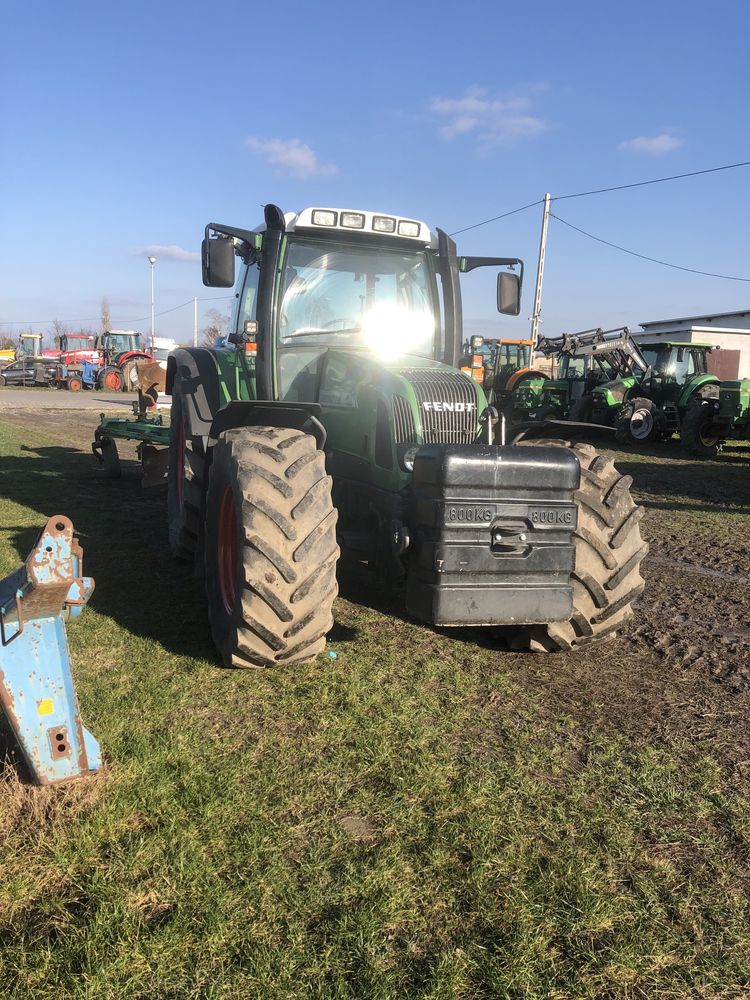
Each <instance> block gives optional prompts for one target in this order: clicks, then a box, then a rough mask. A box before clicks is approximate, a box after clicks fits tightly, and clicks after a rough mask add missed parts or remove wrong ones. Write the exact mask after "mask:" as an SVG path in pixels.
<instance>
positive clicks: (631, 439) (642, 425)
mask: <svg viewBox="0 0 750 1000" xmlns="http://www.w3.org/2000/svg"><path fill="white" fill-rule="evenodd" d="M660 436H661V435H660V430H659V418H658V411H657V408H656V406H655V405H654V403H653V401H652V400H650V399H645V398H643V397H639V398H637V399H631V400H629V401H628V402H627V403H625V405H624V406H623V407H622V409H621V410H620V412H619V414H618V416H617V420H616V421H615V437H616V438H617V440H618V441H619V442H620V443H621V444H646V443H647V442H649V441H656V440H658V438H659V437H660Z"/></svg>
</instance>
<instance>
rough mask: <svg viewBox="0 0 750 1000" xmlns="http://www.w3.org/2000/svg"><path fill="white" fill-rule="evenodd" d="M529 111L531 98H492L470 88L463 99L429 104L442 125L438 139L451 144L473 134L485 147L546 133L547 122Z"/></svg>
mask: <svg viewBox="0 0 750 1000" xmlns="http://www.w3.org/2000/svg"><path fill="white" fill-rule="evenodd" d="M530 107H531V101H530V99H529V98H528V97H508V98H500V97H490V95H489V92H488V91H487V90H486V89H485V88H483V87H469V89H468V90H466V91H464V94H463V96H462V97H457V98H455V97H435V98H433V100H432V101H431V102H430V111H431V112H432V113H433V114H434V115H435V116H436V117H437V119H438V121H440V122H442V123H443V124H441V125H440V127H439V128H438V135H440V136H441V137H442V138H443V139H446V140H448V141H449V140H451V139H455V138H456V136H459V135H466V134H467V133H473V134H474V135H475V136H476V137H477V138H478V139H479V141H480V143H481V144H482V145H485V146H493V145H497V144H499V143H510V142H513V141H514V140H516V139H528V138H531V137H532V136H535V135H539V133H540V132H544V130H545V129H546V128H547V126H546V124H545V122H544V121H543V120H542V119H541V118H538V117H536V116H535V115H532V114H529V110H530Z"/></svg>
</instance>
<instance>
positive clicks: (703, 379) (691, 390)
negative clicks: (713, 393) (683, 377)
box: [677, 375, 721, 407]
mask: <svg viewBox="0 0 750 1000" xmlns="http://www.w3.org/2000/svg"><path fill="white" fill-rule="evenodd" d="M708 385H715V386H717V388H718V386H720V385H721V382H720V381H719V379H718V378H717V377H716V376H715V375H696V377H695V378H694V379H691V380H690V382H688V384H687V385H686V386H685V388H684V389H683V390H682V392H681V393H680V398H679V399H678V400H677V405H678V407H684V406H687V405H688V403H689V402H690V401H691V399H692V398H693V397H694V396H695V395H696V394H697V393H698V392H699V391H700V390H701V389H705V387H706V386H708Z"/></svg>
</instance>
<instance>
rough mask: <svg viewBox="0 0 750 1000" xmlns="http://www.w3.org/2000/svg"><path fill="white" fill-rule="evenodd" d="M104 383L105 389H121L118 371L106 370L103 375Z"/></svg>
mask: <svg viewBox="0 0 750 1000" xmlns="http://www.w3.org/2000/svg"><path fill="white" fill-rule="evenodd" d="M104 385H105V386H106V387H107V389H113V390H117V389H122V379H121V377H120V375H119V373H118V372H107V374H106V375H105V376H104Z"/></svg>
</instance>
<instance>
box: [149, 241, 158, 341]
mask: <svg viewBox="0 0 750 1000" xmlns="http://www.w3.org/2000/svg"><path fill="white" fill-rule="evenodd" d="M148 262H149V264H150V265H151V356H152V357H154V264H155V263H156V257H149V258H148Z"/></svg>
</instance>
